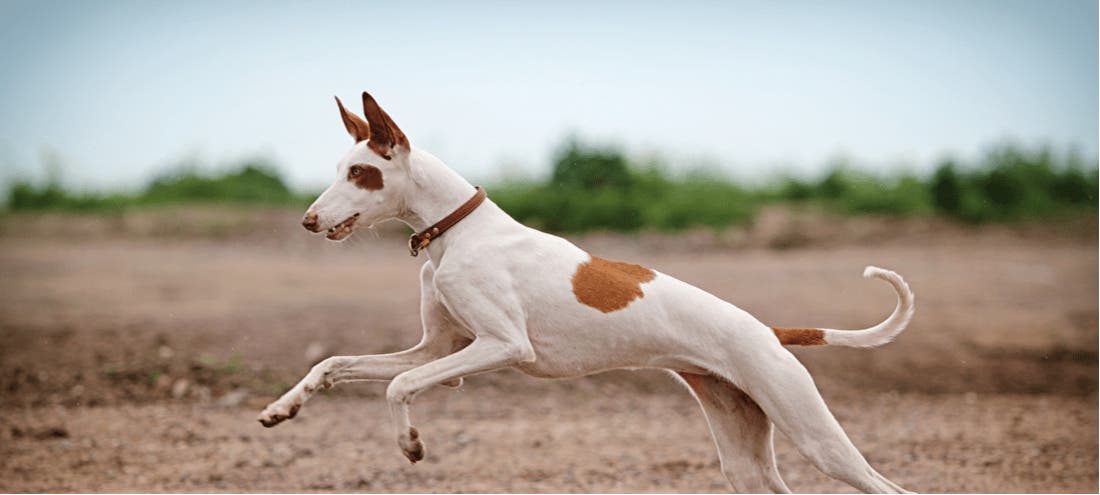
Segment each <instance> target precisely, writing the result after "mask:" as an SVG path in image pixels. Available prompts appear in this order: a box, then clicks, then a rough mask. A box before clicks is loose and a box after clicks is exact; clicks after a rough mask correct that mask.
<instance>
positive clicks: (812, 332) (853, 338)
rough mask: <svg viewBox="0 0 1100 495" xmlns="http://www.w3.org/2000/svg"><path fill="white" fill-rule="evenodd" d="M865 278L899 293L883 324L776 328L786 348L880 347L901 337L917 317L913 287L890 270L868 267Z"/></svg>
mask: <svg viewBox="0 0 1100 495" xmlns="http://www.w3.org/2000/svg"><path fill="white" fill-rule="evenodd" d="M863 276H864V277H865V278H871V277H874V278H880V279H882V280H885V281H887V282H889V283H890V285H892V286H894V290H895V291H896V292H897V293H898V305H897V307H895V308H894V312H893V313H892V314H891V315H890V316H889V317H888V318H886V320H884V321H883V322H882V323H879V324H878V325H875V326H873V327H871V328H867V329H863V330H834V329H831V328H774V327H773V328H772V331H774V332H775V336H776V337H778V338H779V342H780V343H781V344H783V345H839V346H845V347H878V346H880V345H883V344H887V343H889V342H890V341H891V340H894V337H897V336H898V334H900V333H901V332H902V331H903V330H905V327H906V326H907V325H908V324H909V320H911V319H912V318H913V311H914V309H915V304H914V301H913V299H914V298H913V291H911V290H909V284H906V283H905V280H904V279H902V278H901V275H898V274H896V273H894V272H892V271H890V270H884V269H882V268H879V267H876V266H868V267H867V268H866V269H864V270H863Z"/></svg>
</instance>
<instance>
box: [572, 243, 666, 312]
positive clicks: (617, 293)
mask: <svg viewBox="0 0 1100 495" xmlns="http://www.w3.org/2000/svg"><path fill="white" fill-rule="evenodd" d="M656 276H657V274H656V273H653V270H650V269H649V268H646V267H644V266H640V265H635V264H631V263H623V262H621V261H610V260H605V259H603V258H600V257H597V256H593V257H592V259H591V260H589V261H588V262H586V263H582V264H581V265H580V266H578V267H577V272H576V273H574V274H573V294H574V295H576V296H577V301H579V302H580V303H581V304H584V305H586V306H591V307H593V308H596V309H598V310H600V311H602V312H604V313H610V312H612V311H617V310H620V309H623V308H625V307H627V305H629V304H630V302H631V301H633V300H634V299H639V298H641V297H643V296H644V295H645V294H644V293H642V287H641V284H643V283H645V282H649V281H650V280H653V278H654V277H656Z"/></svg>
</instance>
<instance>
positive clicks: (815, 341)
mask: <svg viewBox="0 0 1100 495" xmlns="http://www.w3.org/2000/svg"><path fill="white" fill-rule="evenodd" d="M772 331H773V332H775V336H776V337H777V338H778V339H779V343H780V344H783V345H825V344H826V343H827V342H825V331H824V330H821V329H819V328H775V327H773V328H772Z"/></svg>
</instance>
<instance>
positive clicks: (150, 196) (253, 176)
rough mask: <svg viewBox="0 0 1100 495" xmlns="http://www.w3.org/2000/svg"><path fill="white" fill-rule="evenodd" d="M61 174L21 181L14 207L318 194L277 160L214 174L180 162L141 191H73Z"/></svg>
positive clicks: (297, 198)
mask: <svg viewBox="0 0 1100 495" xmlns="http://www.w3.org/2000/svg"><path fill="white" fill-rule="evenodd" d="M57 175H58V174H56V173H53V174H50V177H49V178H48V179H47V180H46V182H45V184H42V185H35V184H33V183H31V182H29V181H23V180H21V181H16V182H15V183H14V184H12V185H11V186H10V188H9V189H8V209H9V210H13V211H18V210H67V211H113V210H121V209H125V208H133V207H150V206H158V205H175V204H186V203H208V204H209V203H227V204H261V205H301V204H309V202H310V201H312V200H313V197H314V195H312V194H301V193H294V192H293V191H291V190H290V188H289V187H287V185H286V183H285V182H284V181H283V179H282V177H280V175H279V172H278V171H277V169H276V168H275V167H274V166H273V165H271V164H269V163H266V162H264V161H259V160H249V161H245V162H242V163H240V164H237V165H236V166H234V167H231V168H230V169H229V170H228V171H225V172H221V173H214V174H205V173H202V172H200V171H198V170H197V169H196V168H195V167H193V166H187V165H185V166H180V167H176V168H174V169H171V170H169V171H168V172H166V173H164V174H162V175H160V176H157V177H155V178H154V179H153V180H151V181H150V182H149V183H148V184H147V185H146V186H145V187H143V188H142V189H141V190H140V191H138V192H136V193H108V194H104V193H98V192H75V191H70V190H67V189H65V188H64V187H63V186H62V185H61V182H60V180H58V177H57Z"/></svg>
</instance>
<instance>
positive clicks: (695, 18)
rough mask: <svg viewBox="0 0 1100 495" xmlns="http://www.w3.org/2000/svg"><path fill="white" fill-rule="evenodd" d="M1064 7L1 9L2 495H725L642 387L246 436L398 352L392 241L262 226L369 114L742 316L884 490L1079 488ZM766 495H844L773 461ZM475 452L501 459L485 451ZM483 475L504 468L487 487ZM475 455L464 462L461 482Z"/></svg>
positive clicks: (481, 394) (314, 422)
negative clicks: (412, 431)
mask: <svg viewBox="0 0 1100 495" xmlns="http://www.w3.org/2000/svg"><path fill="white" fill-rule="evenodd" d="M1097 17H1098V12H1097V4H1096V3H1095V2H1089V1H1069V0H1065V1H1058V2H1039V1H988V2H987V1H973V0H971V1H956V2H940V1H930V2H928V1H926V2H909V1H897V2H889V3H884V2H870V1H842V2H830V3H820V2H801V1H785V2H750V1H736V2H722V3H712V2H692V3H687V4H680V5H677V6H671V5H661V4H656V3H645V4H636V3H627V2H621V3H620V2H554V3H546V4H514V3H506V2H469V3H445V2H409V3H401V4H394V3H372V2H282V3H273V2H234V3H229V4H226V3H223V2H188V3H187V4H183V5H181V4H175V3H164V2H128V1H118V2H110V3H89V2H53V1H47V2H20V1H8V2H3V3H0V61H2V62H3V67H4V69H5V70H4V72H5V76H4V77H3V78H0V114H3V115H4V116H5V117H6V118H4V119H0V204H3V205H4V206H3V209H2V211H0V293H2V294H3V297H2V298H0V397H2V399H3V400H0V410H3V413H2V414H0V489H3V490H7V491H153V492H157V491H255V490H262V491H287V490H289V491H413V492H423V491H497V492H500V491H538V492H546V491H555V492H557V491H566V492H574V491H582V492H583V491H692V492H699V491H703V492H708V491H725V490H727V489H728V487H727V485H726V483H725V480H724V479H723V478H722V476H721V473H720V471H719V469H718V465H717V457H716V454H715V453H714V451H713V446H712V444H711V443H710V440H709V439H708V432H707V430H706V426H705V423H704V421H703V417H702V414H701V413H700V412H699V411H698V410H697V407H696V406H695V405H694V404H693V401H692V399H691V397H690V396H689V394H687V393H686V392H685V391H683V390H681V389H680V388H679V387H678V386H677V385H676V384H675V383H673V382H671V381H670V380H669V379H667V378H666V377H665V376H664V375H662V374H661V373H657V372H631V373H627V372H614V373H608V374H604V375H600V376H596V377H591V378H585V379H580V380H571V381H540V380H535V379H531V378H527V377H524V376H521V375H519V374H517V373H512V372H501V373H495V374H490V375H485V376H479V377H475V378H473V379H470V380H468V381H467V384H466V385H465V386H464V387H463V388H462V389H460V390H458V391H450V390H446V391H445V390H439V391H431V392H428V393H425V394H423V395H422V396H421V397H420V398H418V401H417V403H416V406H414V409H413V414H414V417H413V419H414V422H415V423H416V424H417V426H418V427H419V428H420V430H421V432H423V434H424V435H425V438H426V442H427V444H428V459H426V460H425V462H423V463H421V464H419V465H417V466H415V467H414V466H409V465H407V463H406V461H404V459H403V457H401V455H400V454H399V452H398V451H397V449H396V448H394V446H393V445H392V438H391V437H390V435H389V433H388V432H389V426H388V412H387V409H386V407H385V405H384V400H383V399H384V390H385V388H384V387H385V385H384V384H379V383H374V384H356V385H347V386H341V387H339V388H337V389H334V390H331V391H328V392H325V393H323V394H321V395H320V396H318V397H317V398H315V399H314V400H313V401H312V402H310V404H309V405H308V406H307V407H306V408H305V409H304V410H303V412H302V415H301V416H299V417H298V418H296V419H295V420H293V421H291V422H289V423H287V424H285V425H281V426H279V427H278V428H276V429H274V430H263V429H261V428H260V427H259V426H258V424H256V423H254V416H255V414H256V413H258V411H259V409H260V408H262V407H263V406H264V405H265V404H266V403H267V402H269V401H271V400H273V399H274V398H276V397H277V396H278V395H279V394H280V393H282V392H283V391H285V390H286V389H287V388H288V387H289V386H290V385H292V384H293V383H294V382H296V381H297V379H298V378H300V377H301V376H302V375H304V373H305V372H306V371H308V369H309V367H310V365H312V364H313V363H316V362H317V361H319V360H320V359H322V358H324V357H326V356H328V355H331V354H369V353H380V352H391V351H396V350H400V349H403V348H406V347H408V346H411V345H413V344H415V343H416V342H417V341H418V340H419V322H418V313H417V304H418V303H417V300H418V294H419V292H418V289H417V283H418V280H417V276H416V273H417V272H416V270H417V267H418V266H419V262H421V261H422V260H415V259H412V258H409V257H408V255H407V251H405V248H404V247H403V246H404V241H405V236H406V235H407V233H408V229H407V228H406V227H404V226H403V225H399V224H396V223H394V224H388V225H383V226H379V227H378V228H377V229H374V230H370V231H361V232H359V233H358V234H357V235H356V236H355V237H353V238H351V239H350V240H349V241H347V242H343V243H339V244H333V243H328V242H326V241H323V240H321V239H318V238H314V237H311V236H310V235H308V233H307V232H305V231H304V230H303V229H301V228H300V227H299V226H298V225H297V222H298V219H299V218H300V216H301V213H302V211H303V210H304V208H305V207H306V206H308V204H309V203H310V202H311V201H312V200H313V198H314V197H315V196H316V194H317V193H318V192H319V191H321V190H322V189H323V188H324V187H326V186H327V184H328V183H330V182H331V181H332V180H333V179H334V169H335V165H336V161H337V160H338V158H339V157H340V156H341V155H342V154H343V153H344V152H345V151H346V149H347V147H348V146H349V145H350V144H351V142H350V139H349V138H348V137H347V134H346V133H345V131H344V129H343V126H342V125H341V123H340V120H339V116H338V113H337V110H336V106H335V103H334V102H333V100H332V97H333V96H334V95H335V96H339V97H341V98H342V99H343V100H344V101H345V102H348V103H351V105H349V108H350V109H354V110H356V111H357V112H358V111H359V105H358V102H359V93H360V92H361V91H363V90H368V91H370V92H371V93H372V94H373V95H374V96H375V97H376V98H377V99H378V100H379V102H380V103H381V105H382V106H383V107H384V108H385V109H386V111H387V112H388V113H389V114H390V115H391V116H393V118H394V119H395V120H396V121H397V123H398V124H399V125H400V126H401V128H402V129H403V130H404V131H405V133H406V134H407V135H408V136H409V138H410V140H411V142H412V144H413V145H414V146H417V147H420V148H423V149H425V150H428V151H430V152H431V153H433V154H435V155H436V156H439V157H440V158H441V159H443V160H444V161H445V162H446V163H448V164H449V165H450V166H451V167H453V168H454V169H455V170H457V171H458V172H459V173H460V174H462V175H463V176H465V177H467V178H468V179H470V180H471V181H472V182H474V183H479V184H483V185H484V186H485V187H486V189H487V190H488V191H489V194H490V198H491V199H492V200H494V201H495V202H497V203H498V204H499V205H501V206H502V207H503V208H504V209H505V210H506V211H508V212H509V213H510V214H512V215H513V216H514V217H515V218H516V219H517V220H519V221H521V222H523V223H525V224H527V225H530V226H533V227H537V228H541V229H544V230H547V231H551V232H555V233H558V234H561V235H564V236H566V237H568V238H569V239H570V240H573V241H574V242H576V243H577V244H579V245H580V246H581V247H583V248H585V249H587V250H589V251H591V252H593V253H597V254H599V255H601V256H604V257H609V258H618V259H627V260H630V261H635V262H641V263H644V264H646V265H648V266H652V267H654V268H656V269H659V270H661V271H662V272H665V273H669V274H672V275H674V276H677V277H679V278H682V279H684V280H686V281H688V282H691V283H693V284H696V285H699V286H700V287H703V288H704V289H707V290H709V291H711V292H713V293H715V294H716V295H718V296H719V297H722V298H724V299H727V300H729V301H731V302H733V303H735V304H737V305H738V306H740V307H742V308H744V309H746V310H748V311H750V312H751V313H753V314H754V315H756V316H758V317H759V318H760V319H761V320H762V321H764V322H766V323H769V324H774V325H777V326H784V325H785V326H826V327H836V328H861V327H864V326H868V325H870V324H872V323H874V322H877V321H879V320H880V319H881V318H883V317H884V316H885V315H886V314H888V312H889V310H890V308H891V307H892V304H893V298H892V295H891V293H890V291H889V290H887V288H886V287H884V286H878V285H875V284H873V283H870V282H865V281H863V280H862V279H861V278H860V277H859V273H860V271H861V270H862V268H863V266H864V265H867V264H876V265H881V266H887V267H890V268H892V269H895V270H897V271H899V272H900V273H902V274H903V275H904V276H905V277H906V278H907V280H908V281H909V282H910V284H911V285H912V286H913V288H914V290H915V291H916V293H917V298H918V313H917V318H916V320H915V321H914V322H913V325H912V326H911V328H910V330H908V331H907V333H905V334H904V335H903V336H902V337H901V338H900V339H899V340H898V341H897V342H895V343H893V344H891V345H890V346H887V347H884V348H881V349H877V350H853V349H806V350H802V349H796V350H794V352H795V353H796V354H797V355H798V356H799V358H800V359H801V360H802V361H803V362H804V363H805V364H806V366H807V367H808V368H810V370H811V372H812V373H813V374H814V376H815V378H816V379H817V382H818V385H819V387H820V388H821V390H822V393H823V395H825V397H826V400H827V401H829V403H830V406H831V407H832V408H833V410H834V412H835V413H836V415H837V417H838V419H840V421H841V423H842V424H843V425H844V426H845V428H846V429H847V430H848V432H849V434H850V435H851V436H852V438H853V441H854V442H855V443H856V445H857V446H859V447H860V448H861V450H863V451H864V452H865V454H866V455H867V457H868V459H869V460H870V461H871V462H872V464H874V465H875V466H876V467H877V468H879V470H880V471H881V472H883V473H884V474H885V475H886V476H887V477H890V478H891V479H893V480H894V481H896V482H898V483H899V484H901V485H902V486H905V487H906V488H909V489H911V490H918V491H994V492H996V491H1008V492H1014V491H1033V492H1034V491H1039V492H1064V491H1095V490H1096V489H1098V486H1097V469H1096V466H1097V459H1098V448H1097V444H1096V442H1095V439H1096V435H1097V434H1098V428H1097V395H1096V393H1097V392H1096V391H1097V348H1098V339H1097V298H1098V290H1097V269H1098V267H1097V247H1098V246H1097V189H1098V184H1097V181H1098V179H1097V178H1098V172H1097V162H1098V158H1097V157H1098V133H1100V129H1098V107H1100V102H1098V96H1097V95H1098V91H1097V87H1098V76H1097V74H1098V63H1097V60H1098V53H1097V46H1098V36H1097V20H1098V19H1097ZM777 443H778V447H777V448H778V456H779V459H780V469H781V472H782V473H783V475H784V477H785V478H786V479H787V481H788V484H790V485H791V487H792V488H793V489H795V490H796V491H824V492H830V491H847V490H849V487H847V486H846V485H843V484H840V483H838V482H835V481H833V480H830V479H828V478H826V477H824V476H823V475H821V474H820V473H818V472H817V471H815V470H814V469H813V468H812V467H810V465H809V464H808V463H807V462H806V461H805V460H804V459H802V458H801V457H800V456H799V455H798V453H797V451H795V450H794V449H793V447H792V446H791V445H790V444H789V442H787V440H786V438H785V437H783V436H782V435H777ZM502 449H508V450H521V451H523V452H525V453H527V454H525V455H521V456H511V455H509V456H501V455H500V452H501V450H502ZM502 457H505V458H503V459H502ZM471 467H474V469H470V468H471Z"/></svg>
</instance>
